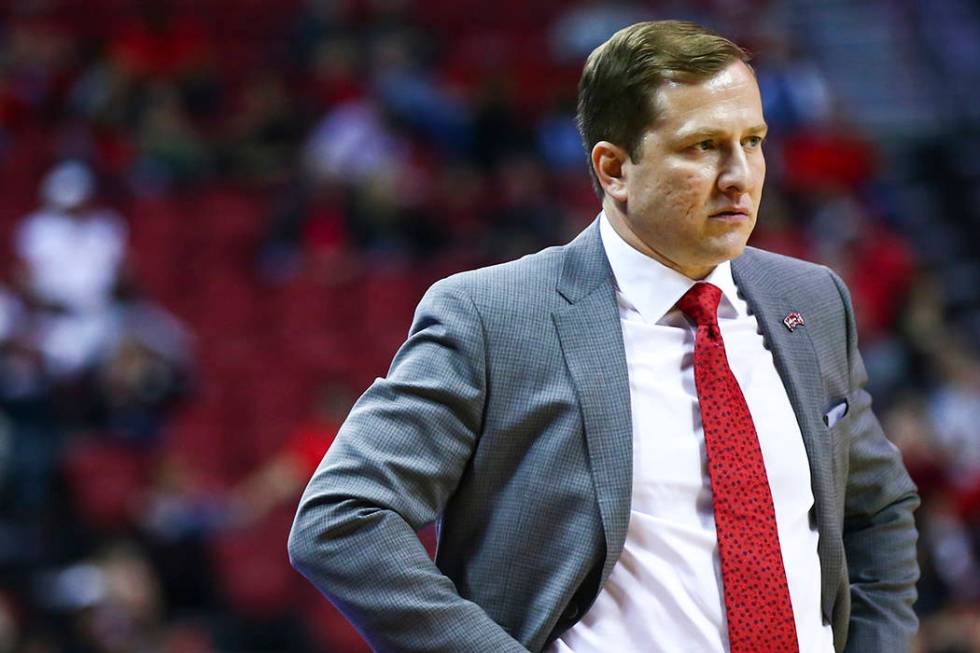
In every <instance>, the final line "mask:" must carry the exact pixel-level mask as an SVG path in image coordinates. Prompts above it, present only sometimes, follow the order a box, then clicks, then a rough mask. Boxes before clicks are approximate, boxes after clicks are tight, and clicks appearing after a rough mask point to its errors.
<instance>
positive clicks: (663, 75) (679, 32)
mask: <svg viewBox="0 0 980 653" xmlns="http://www.w3.org/2000/svg"><path fill="white" fill-rule="evenodd" d="M749 59H750V55H749V53H748V52H747V51H745V50H743V49H742V48H740V47H739V46H737V45H735V44H734V43H732V42H731V41H729V40H728V39H726V38H724V37H723V36H719V35H718V34H715V33H714V32H711V31H709V30H707V29H705V28H703V27H701V26H700V25H697V24H695V23H690V22H686V21H678V20H661V21H646V22H642V23H636V24H635V25H630V26H629V27H624V28H623V29H621V30H619V31H618V32H616V33H615V34H613V35H612V36H611V37H610V38H609V40H608V41H606V42H605V43H603V44H602V45H600V46H599V47H597V48H596V49H595V50H593V51H592V54H590V55H589V58H588V59H586V61H585V67H584V68H583V69H582V77H581V79H579V84H578V114H577V116H576V122H577V123H578V130H579V133H580V134H581V135H582V144H583V145H584V146H585V151H586V154H587V155H588V156H589V160H590V163H589V174H590V175H591V176H592V184H593V186H595V189H596V194H598V196H599V197H600V198H602V195H603V192H602V186H600V185H599V180H598V179H597V178H596V175H595V171H594V170H593V169H592V164H591V156H592V154H591V153H592V148H593V146H595V144H596V143H598V142H599V141H609V142H610V143H614V144H616V145H619V146H620V147H622V148H623V149H625V150H626V152H627V153H628V154H629V156H630V158H631V159H633V160H634V161H638V160H639V157H640V155H641V152H640V147H639V145H640V135H641V134H642V133H643V130H644V129H645V128H646V127H647V126H649V125H650V124H652V123H653V121H654V119H655V118H656V115H655V107H654V102H653V94H654V92H655V91H656V89H657V88H658V87H659V86H660V84H662V83H663V82H664V81H667V80H670V81H680V82H696V81H701V80H704V79H707V78H709V77H711V76H712V75H714V74H715V73H717V72H719V71H721V70H722V69H724V68H726V67H727V66H729V65H730V64H732V63H734V62H736V61H744V62H748V61H749Z"/></svg>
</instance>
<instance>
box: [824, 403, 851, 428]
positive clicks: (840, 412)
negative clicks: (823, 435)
mask: <svg viewBox="0 0 980 653" xmlns="http://www.w3.org/2000/svg"><path fill="white" fill-rule="evenodd" d="M844 415H847V400H846V399H845V400H844V401H842V402H840V403H839V404H837V405H836V406H834V407H833V408H831V409H830V410H828V411H827V414H826V415H824V416H823V423H824V424H826V425H827V426H828V427H831V426H833V425H834V424H836V423H837V422H839V421H840V419H841V418H842V417H844Z"/></svg>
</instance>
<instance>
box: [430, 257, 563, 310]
mask: <svg viewBox="0 0 980 653" xmlns="http://www.w3.org/2000/svg"><path fill="white" fill-rule="evenodd" d="M564 249H565V246H555V247H548V248H547V249H543V250H541V251H539V252H535V253H534V254H528V255H527V256H523V257H521V258H519V259H516V260H513V261H507V262H506V263H498V264H496V265H491V266H487V267H483V268H477V269H475V270H466V271H464V272H458V273H456V274H453V275H451V276H449V277H446V278H445V279H442V280H440V281H438V282H436V284H435V285H434V286H433V290H435V289H436V288H440V289H443V290H445V291H450V292H460V293H463V294H465V295H466V296H468V297H469V298H470V299H471V300H473V302H474V303H475V304H476V305H477V306H500V305H501V304H504V305H517V306H520V305H524V304H530V305H540V304H541V303H542V300H544V298H545V297H547V296H548V295H554V294H555V288H556V286H557V283H558V276H559V274H560V272H561V262H562V255H563V251H564Z"/></svg>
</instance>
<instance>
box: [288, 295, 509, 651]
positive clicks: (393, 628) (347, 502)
mask: <svg viewBox="0 0 980 653" xmlns="http://www.w3.org/2000/svg"><path fill="white" fill-rule="evenodd" d="M453 286H454V283H453V281H452V280H451V279H450V280H445V281H442V282H439V283H437V284H436V285H435V286H433V287H432V288H431V289H430V290H429V291H428V292H427V293H426V295H425V297H424V298H423V299H422V301H421V303H420V304H419V306H418V308H417V310H416V313H415V319H414V321H413V324H412V327H411V330H410V333H409V337H408V340H407V341H406V342H405V343H404V345H402V347H401V349H400V350H399V351H398V353H397V354H396V356H395V359H394V361H393V362H392V364H391V369H390V370H389V373H388V376H387V378H385V379H378V380H376V381H375V382H374V384H373V385H371V387H370V388H369V389H368V390H367V391H366V392H365V393H364V395H363V396H362V397H361V398H360V399H359V400H358V402H357V403H356V405H355V406H354V408H353V409H352V410H351V413H350V415H349V416H348V418H347V420H346V422H345V423H344V425H343V427H342V428H341V429H340V432H339V434H338V435H337V438H336V440H335V441H334V443H333V446H332V447H331V448H330V450H329V452H328V453H327V454H326V455H325V456H324V458H323V460H322V461H321V463H320V466H319V467H318V468H317V470H316V472H315V473H314V475H313V478H312V479H311V480H310V483H309V485H308V486H307V488H306V491H305V492H304V493H303V497H302V499H301V500H300V505H299V509H298V511H297V513H296V517H295V520H294V522H293V527H292V531H291V532H290V536H289V557H290V562H291V563H292V565H293V566H294V567H295V568H296V569H297V570H298V571H300V573H302V574H303V575H304V576H306V578H308V579H309V580H310V581H311V582H312V583H313V584H314V585H315V586H316V587H317V588H318V589H319V590H320V591H321V592H322V593H323V594H324V595H326V596H327V597H328V598H329V599H330V600H331V601H332V602H333V603H334V604H335V605H336V606H337V607H338V608H339V609H340V611H341V612H343V613H344V615H345V616H346V617H347V618H348V619H349V620H350V622H351V623H352V624H353V625H354V626H355V627H356V628H357V629H358V630H359V631H360V633H361V634H362V635H363V636H364V638H365V639H366V640H367V641H368V643H369V644H370V645H371V646H372V647H373V648H374V649H375V650H376V651H393V652H398V653H410V652H412V651H419V652H421V651H425V652H427V653H435V652H444V653H449V652H461V651H500V652H505V653H518V652H521V653H524V652H526V649H525V648H524V647H522V646H521V645H520V644H518V643H517V642H516V641H515V640H514V639H513V638H511V637H510V636H509V635H508V634H507V633H506V632H505V631H504V630H503V629H502V628H501V627H500V626H499V625H498V624H497V623H495V622H494V621H493V620H492V619H491V618H490V617H489V616H488V615H487V613H486V612H485V611H484V610H483V609H482V608H481V607H480V606H478V605H477V604H475V603H473V602H471V601H468V600H466V599H464V598H462V597H460V595H459V594H458V592H457V591H456V588H455V586H454V585H453V583H452V581H450V580H449V578H447V577H446V576H445V575H443V574H442V573H441V572H440V571H439V569H438V568H437V567H436V565H435V564H434V563H433V562H432V561H431V560H430V559H429V557H428V555H427V553H426V551H425V549H424V547H423V546H422V544H421V543H420V542H419V540H418V538H417V537H416V534H415V533H416V531H417V530H418V529H419V528H420V527H422V526H423V525H425V524H427V523H429V522H431V521H433V520H434V519H436V517H437V515H438V514H439V513H440V512H441V510H442V509H443V507H444V506H445V504H446V501H447V499H448V498H449V497H450V496H451V495H452V493H453V491H454V490H455V488H456V486H457V484H458V483H459V479H460V477H461V475H462V474H463V471H464V469H465V467H466V465H467V462H468V461H469V459H470V456H471V453H472V451H473V449H474V447H475V446H476V440H477V437H478V434H479V432H480V429H481V422H482V418H483V407H484V402H485V400H486V355H485V354H486V352H485V335H484V332H483V326H482V323H481V319H480V316H479V314H478V312H477V309H476V306H475V305H474V304H473V302H472V300H471V299H470V298H469V297H468V296H467V295H466V294H465V293H464V292H463V291H462V290H461V289H458V288H454V287H453Z"/></svg>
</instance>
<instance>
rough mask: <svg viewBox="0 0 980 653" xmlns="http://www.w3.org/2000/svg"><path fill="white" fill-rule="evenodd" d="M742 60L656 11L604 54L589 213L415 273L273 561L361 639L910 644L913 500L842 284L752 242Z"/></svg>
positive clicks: (537, 645)
mask: <svg viewBox="0 0 980 653" xmlns="http://www.w3.org/2000/svg"><path fill="white" fill-rule="evenodd" d="M747 59H748V57H747V55H746V54H745V53H744V52H743V51H742V50H741V49H740V48H738V47H737V46H736V45H734V44H733V43H731V42H730V41H728V40H726V39H724V38H722V37H720V36H717V35H715V34H712V33H710V32H708V31H706V30H704V29H702V28H700V27H698V26H696V25H693V24H690V23H680V22H674V21H663V22H650V23H639V24H637V25H633V26H631V27H628V28H626V29H624V30H621V31H620V32H618V33H617V34H616V35H614V36H613V37H612V38H611V39H610V40H609V41H607V42H606V43H605V44H603V45H602V46H600V47H599V48H597V49H596V50H595V51H594V52H593V53H592V55H590V57H589V59H588V61H587V62H586V65H585V69H584V71H583V75H582V80H581V82H580V85H579V116H578V117H579V128H580V130H581V132H582V135H583V140H584V142H585V144H586V147H587V149H588V151H589V152H590V160H591V172H592V175H593V180H594V182H595V186H596V190H597V193H598V195H599V197H600V198H601V202H602V208H603V212H602V214H600V216H599V218H598V220H597V221H596V223H594V224H593V225H592V226H591V227H589V228H588V229H587V230H586V231H584V232H583V233H582V234H581V235H579V237H578V238H576V239H575V240H574V241H573V242H572V243H569V244H568V245H566V246H564V247H558V248H550V249H548V250H545V251H543V252H540V253H538V254H535V255H532V256H529V257H525V258H524V259H521V260H519V261H515V262H512V263H508V264H504V265H501V266H495V267H493V268H488V269H484V270H477V271H472V272H467V273H463V274H460V275H456V276H454V277H450V278H449V279H446V280H443V281H441V282H439V283H438V284H436V285H435V286H433V288H432V289H430V291H429V292H428V293H427V295H426V297H425V298H423V300H422V302H421V303H420V305H419V308H418V310H417V312H416V318H415V322H414V324H413V326H412V330H411V334H410V336H409V339H408V341H407V342H406V343H405V345H404V346H403V347H402V349H401V350H400V351H399V352H398V354H397V355H396V357H395V360H394V362H393V363H392V367H391V370H390V371H389V374H388V377H387V378H386V379H379V380H378V381H376V382H375V384H374V385H372V386H371V388H369V389H368V391H367V392H366V393H365V394H364V396H363V397H362V398H361V399H360V400H359V402H358V403H357V405H356V406H355V407H354V409H353V410H352V412H351V415H350V416H349V418H348V420H347V422H346V423H345V425H344V427H343V428H342V429H341V431H340V434H339V435H338V437H337V440H336V441H335V443H334V445H333V447H332V448H331V451H330V452H329V453H328V455H327V456H326V457H325V458H324V460H323V462H322V463H321V465H320V468H319V469H318V470H317V472H316V474H315V475H314V477H313V479H312V480H311V482H310V485H309V486H308V488H307V490H306V493H305V494H304V496H303V499H302V501H301V504H300V508H299V511H298V513H297V516H296V521H295V523H294V526H293V531H292V533H291V536H290V555H291V559H292V561H293V563H294V565H296V566H297V568H298V569H299V570H300V571H301V572H303V573H304V574H305V575H306V576H307V577H308V578H310V579H311V580H312V581H313V582H314V583H315V584H316V585H317V586H318V587H319V588H320V589H321V591H323V592H324V593H325V594H326V595H327V596H328V597H330V598H331V600H333V601H334V602H335V603H336V604H337V605H338V606H339V607H340V609H341V610H342V611H343V612H344V613H345V614H346V615H347V616H348V618H349V619H351V621H352V622H353V623H354V624H355V625H356V626H357V627H358V628H359V629H360V630H361V632H362V633H363V634H364V636H365V637H366V639H367V640H368V641H369V642H370V643H371V644H372V645H373V646H374V647H375V648H376V649H377V650H384V651H525V650H531V651H542V650H546V651H549V652H550V653H558V652H560V653H568V652H574V653H597V652H599V651H603V652H605V651H616V652H631V651H636V652H640V651H642V652H644V653H646V652H650V651H664V652H666V651H699V652H700V651H704V652H712V653H714V652H718V653H721V652H724V651H731V652H732V653H765V652H771V653H776V652H780V653H783V652H785V651H814V652H817V651H821V652H829V651H843V650H847V651H862V652H864V651H886V650H887V651H889V652H891V651H906V650H908V648H909V646H910V640H911V637H912V634H913V633H914V631H915V628H916V624H917V622H916V618H915V615H914V613H913V611H912V603H913V601H914V599H915V588H914V584H915V580H916V579H917V577H918V568H917V565H916V561H915V539H916V534H915V527H914V523H913V520H912V511H913V510H914V508H915V507H916V506H917V505H918V498H917V496H916V494H915V488H914V486H913V485H912V483H911V481H910V480H909V478H908V475H907V473H906V472H905V470H904V468H903V466H902V463H901V459H900V457H899V455H898V452H897V450H896V449H895V448H894V447H893V446H891V445H890V443H889V442H888V441H887V440H886V439H885V437H884V434H883V433H882V431H881V428H880V426H879V425H878V422H877V420H876V419H875V417H874V415H873V414H872V412H871V410H870V398H869V397H868V395H867V393H866V392H865V391H864V384H865V382H866V374H865V371H864V366H863V364H862V362H861V358H860V354H859V352H858V350H857V342H856V329H855V325H854V316H853V312H852V309H851V306H850V299H849V296H848V294H847V290H846V288H845V287H844V286H843V283H842V282H841V281H840V279H839V278H838V277H837V276H836V275H834V274H833V273H832V272H831V271H829V270H827V269H826V268H823V267H820V266H816V265H813V264H809V263H804V262H802V261H796V260H793V259H788V258H785V257H781V256H777V255H773V254H769V253H766V252H762V251H759V250H754V249H751V248H746V246H745V244H746V241H747V240H748V237H749V235H750V234H751V231H752V228H753V227H754V224H755V219H756V215H757V211H758V207H759V202H760V200H761V196H762V186H763V181H764V176H765V160H764V158H763V154H762V143H763V140H764V138H765V135H766V125H765V120H764V117H763V115H762V105H761V100H760V97H759V89H758V85H757V83H756V80H755V76H754V73H753V72H752V70H751V68H750V67H749V66H748V64H747ZM436 518H438V519H439V522H438V523H439V526H440V534H439V550H438V554H437V556H436V560H435V562H434V563H433V562H431V561H429V560H428V559H427V558H426V557H425V554H424V550H423V549H422V548H421V546H420V545H419V544H418V543H417V541H415V538H414V530H417V529H418V528H419V527H421V526H422V525H424V524H425V523H427V522H429V521H432V520H434V519H436Z"/></svg>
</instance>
